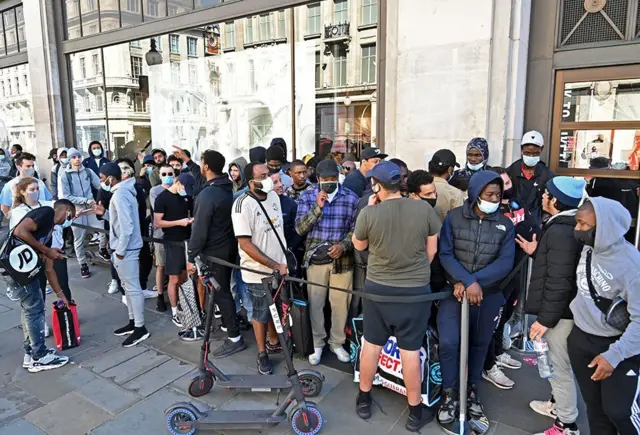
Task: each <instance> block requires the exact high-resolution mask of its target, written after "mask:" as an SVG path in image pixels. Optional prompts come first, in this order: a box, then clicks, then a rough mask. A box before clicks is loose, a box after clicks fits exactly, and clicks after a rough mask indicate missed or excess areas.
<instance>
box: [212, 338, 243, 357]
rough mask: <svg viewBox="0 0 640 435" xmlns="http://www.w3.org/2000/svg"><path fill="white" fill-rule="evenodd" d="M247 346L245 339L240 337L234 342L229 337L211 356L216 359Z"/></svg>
mask: <svg viewBox="0 0 640 435" xmlns="http://www.w3.org/2000/svg"><path fill="white" fill-rule="evenodd" d="M246 348H247V345H246V344H245V343H244V339H243V338H242V337H240V340H238V341H236V342H233V341H231V340H229V339H228V338H227V339H226V340H225V341H224V343H222V345H221V346H220V347H219V348H217V349H216V350H215V351H214V352H213V353H212V354H211V357H212V358H214V359H218V358H225V357H228V356H230V355H233V354H234V353H238V352H241V351H243V350H245V349H246Z"/></svg>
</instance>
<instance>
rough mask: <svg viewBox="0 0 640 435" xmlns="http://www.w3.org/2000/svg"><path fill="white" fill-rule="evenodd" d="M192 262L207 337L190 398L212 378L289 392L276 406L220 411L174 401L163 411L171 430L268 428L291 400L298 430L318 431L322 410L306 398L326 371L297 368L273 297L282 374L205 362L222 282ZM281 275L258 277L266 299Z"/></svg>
mask: <svg viewBox="0 0 640 435" xmlns="http://www.w3.org/2000/svg"><path fill="white" fill-rule="evenodd" d="M195 264H196V267H197V269H198V275H199V277H200V279H201V280H202V282H203V284H204V286H205V288H206V289H207V290H208V291H209V304H208V310H207V319H206V325H205V337H204V341H203V344H202V349H201V353H200V363H199V367H198V368H199V373H198V375H197V376H196V377H195V378H194V379H193V380H192V381H191V384H190V385H189V394H190V395H191V396H192V397H200V396H204V395H205V394H207V393H209V392H210V391H211V389H212V388H213V386H214V381H215V385H216V386H217V387H218V388H223V389H227V390H234V391H248V392H256V393H257V392H260V393H262V392H270V391H275V392H278V394H279V393H280V392H283V391H288V394H287V397H286V398H285V400H284V401H283V402H282V403H281V404H279V405H277V407H276V409H275V410H255V411H251V410H250V411H223V410H214V409H210V410H208V411H205V412H203V411H200V410H199V409H198V408H196V407H195V406H194V405H193V404H192V403H189V402H180V403H176V404H174V405H173V406H171V407H170V408H168V409H167V410H166V411H165V417H166V422H167V427H168V429H169V432H170V433H172V434H173V435H193V434H194V433H195V432H196V430H198V429H202V430H220V429H254V430H260V429H267V428H271V427H274V426H276V425H278V424H279V423H282V422H283V421H285V420H286V419H287V415H286V411H287V409H288V408H289V406H290V405H291V404H293V408H292V409H291V411H290V412H289V416H288V417H289V419H290V423H291V427H292V428H293V430H294V432H295V433H296V434H299V435H315V434H317V433H318V432H320V429H321V428H322V423H323V420H322V415H321V414H320V411H319V410H318V408H317V407H316V404H315V403H313V402H310V401H307V400H306V398H308V397H316V396H318V395H319V394H320V393H321V391H322V383H323V382H324V376H322V375H321V374H320V373H318V372H316V371H315V370H301V371H300V372H297V371H296V369H295V367H294V366H293V360H292V355H291V351H290V350H289V346H288V345H287V344H288V343H287V338H286V337H285V334H284V328H283V326H282V322H281V320H280V314H279V312H278V308H277V306H276V303H275V302H272V303H271V305H270V306H269V311H270V312H271V318H272V319H273V324H274V326H275V329H276V332H277V333H278V340H279V341H280V345H281V346H282V353H283V354H284V361H285V364H286V367H287V374H286V375H271V376H264V375H259V374H255V375H246V374H242V375H231V374H229V375H227V374H224V373H223V372H222V371H221V370H220V369H219V368H217V367H216V366H215V364H213V363H212V362H210V361H209V358H208V354H209V336H210V334H211V326H212V323H213V312H214V298H213V295H214V293H215V292H216V291H220V284H219V283H218V282H217V281H216V280H215V278H214V277H213V275H212V273H211V271H210V270H209V268H208V267H207V265H205V264H204V263H203V262H202V260H201V259H200V258H199V257H196V258H195ZM280 280H281V279H280V277H279V276H278V275H277V274H274V275H271V276H269V277H267V278H265V279H263V280H262V284H263V285H264V287H265V290H266V292H267V296H268V297H269V298H271V299H272V289H273V286H274V284H275V285H277V284H278V281H280ZM276 288H277V287H276ZM286 321H287V320H286Z"/></svg>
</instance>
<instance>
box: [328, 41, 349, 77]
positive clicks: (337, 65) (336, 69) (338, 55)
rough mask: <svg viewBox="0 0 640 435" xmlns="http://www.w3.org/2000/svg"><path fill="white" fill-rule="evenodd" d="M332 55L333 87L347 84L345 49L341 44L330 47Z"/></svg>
mask: <svg viewBox="0 0 640 435" xmlns="http://www.w3.org/2000/svg"><path fill="white" fill-rule="evenodd" d="M331 52H332V53H333V86H345V85H346V84H347V49H346V47H345V46H344V45H343V44H340V43H336V44H333V46H332V47H331Z"/></svg>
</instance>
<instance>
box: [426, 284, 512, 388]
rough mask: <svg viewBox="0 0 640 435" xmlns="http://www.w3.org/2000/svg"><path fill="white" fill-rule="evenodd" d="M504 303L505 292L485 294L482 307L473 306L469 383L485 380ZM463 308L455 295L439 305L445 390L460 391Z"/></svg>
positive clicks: (470, 316)
mask: <svg viewBox="0 0 640 435" xmlns="http://www.w3.org/2000/svg"><path fill="white" fill-rule="evenodd" d="M449 289H450V286H449ZM503 304H504V296H503V295H502V292H498V293H489V294H484V295H483V298H482V304H481V305H480V306H478V305H471V306H470V307H469V354H468V355H469V366H468V373H469V379H468V382H469V384H478V383H479V382H480V380H481V378H482V369H483V367H484V360H485V357H486V356H487V350H488V348H489V343H491V337H493V331H494V330H495V328H496V325H497V324H498V314H499V313H500V308H501V307H502V305H503ZM461 306H462V304H461V303H460V302H458V301H457V300H456V298H455V297H453V296H449V297H448V298H446V299H443V300H441V301H440V304H439V305H438V333H439V334H440V371H441V373H442V387H443V388H454V389H456V390H457V389H458V383H459V382H458V381H459V379H458V376H459V374H460V373H459V363H460V320H461V317H460V314H461Z"/></svg>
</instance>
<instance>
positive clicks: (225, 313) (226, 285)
mask: <svg viewBox="0 0 640 435" xmlns="http://www.w3.org/2000/svg"><path fill="white" fill-rule="evenodd" d="M237 255H238V251H237V247H235V246H233V245H232V246H229V247H226V248H225V249H220V250H218V251H217V252H214V253H213V254H212V256H213V257H216V258H219V259H221V260H225V261H228V262H230V263H233V262H235V260H236V256H237ZM204 261H205V262H206V263H207V264H208V266H209V268H210V269H211V273H212V274H213V277H214V278H215V279H216V281H218V283H219V284H220V290H219V291H216V292H215V293H214V298H213V300H214V301H215V303H216V304H217V305H218V308H220V314H222V322H223V323H224V325H225V326H226V327H227V328H228V330H227V331H228V332H227V335H228V336H229V337H230V338H235V337H237V336H239V335H240V327H239V326H238V318H237V316H236V303H235V301H234V299H233V295H232V294H231V271H232V269H231V268H230V267H225V266H220V265H218V264H214V263H211V262H209V261H207V260H206V258H205V259H204Z"/></svg>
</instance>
